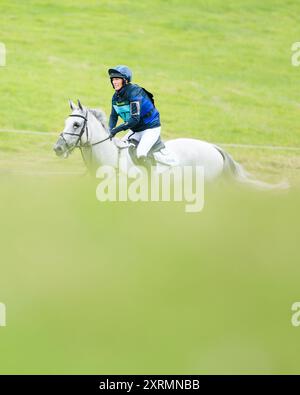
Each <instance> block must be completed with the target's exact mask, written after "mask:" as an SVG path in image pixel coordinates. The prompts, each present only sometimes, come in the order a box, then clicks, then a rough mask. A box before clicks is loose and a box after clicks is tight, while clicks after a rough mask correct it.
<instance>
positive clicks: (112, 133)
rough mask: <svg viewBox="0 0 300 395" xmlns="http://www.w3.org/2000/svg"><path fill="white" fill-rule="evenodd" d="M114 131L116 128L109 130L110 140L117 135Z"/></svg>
mask: <svg viewBox="0 0 300 395" xmlns="http://www.w3.org/2000/svg"><path fill="white" fill-rule="evenodd" d="M116 129H117V128H113V129H111V131H110V134H109V138H110V139H112V138H113V137H115V135H116V134H117V133H118V131H117V130H116Z"/></svg>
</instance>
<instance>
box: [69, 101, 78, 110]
mask: <svg viewBox="0 0 300 395" xmlns="http://www.w3.org/2000/svg"><path fill="white" fill-rule="evenodd" d="M69 105H70V109H71V110H72V111H73V110H75V108H76V106H75V104H74V103H73V102H72V100H71V99H69Z"/></svg>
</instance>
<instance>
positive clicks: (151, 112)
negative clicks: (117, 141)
mask: <svg viewBox="0 0 300 395" xmlns="http://www.w3.org/2000/svg"><path fill="white" fill-rule="evenodd" d="M118 117H121V118H122V119H123V121H124V123H122V124H121V125H119V126H117V127H115V126H116V124H117V122H118ZM158 126H160V116H159V112H158V110H157V108H156V107H155V106H154V104H153V103H152V101H151V99H150V97H149V96H148V94H147V93H146V92H145V91H144V90H143V88H141V87H140V86H138V85H136V84H126V85H124V86H123V87H122V88H121V89H120V90H119V91H117V92H115V94H114V95H113V97H112V108H111V114H110V118H109V129H110V130H112V129H114V130H113V133H114V134H116V133H119V132H121V131H122V130H127V129H131V130H132V131H133V132H134V133H135V132H142V131H143V130H146V129H152V128H156V127H158Z"/></svg>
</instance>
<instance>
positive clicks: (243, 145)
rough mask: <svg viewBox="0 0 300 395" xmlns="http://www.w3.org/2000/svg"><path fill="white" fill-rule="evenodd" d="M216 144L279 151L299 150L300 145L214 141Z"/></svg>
mask: <svg viewBox="0 0 300 395" xmlns="http://www.w3.org/2000/svg"><path fill="white" fill-rule="evenodd" d="M216 145H221V146H223V147H233V148H255V149H270V150H281V151H284V150H285V151H300V147H284V146H278V145H259V144H226V143H216Z"/></svg>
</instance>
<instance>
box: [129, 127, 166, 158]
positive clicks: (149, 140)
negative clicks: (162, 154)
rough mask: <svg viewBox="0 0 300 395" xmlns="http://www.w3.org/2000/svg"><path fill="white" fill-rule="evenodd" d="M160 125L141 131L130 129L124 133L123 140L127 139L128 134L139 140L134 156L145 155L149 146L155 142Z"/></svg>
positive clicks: (158, 134)
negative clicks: (134, 131)
mask: <svg viewBox="0 0 300 395" xmlns="http://www.w3.org/2000/svg"><path fill="white" fill-rule="evenodd" d="M160 131H161V127H160V126H159V127H157V128H153V129H146V130H143V131H142V132H136V133H134V134H132V133H133V132H132V131H131V130H130V131H129V132H128V133H126V135H125V136H124V137H123V138H122V140H123V141H125V140H127V139H128V137H129V136H130V135H132V136H131V138H132V139H134V140H136V141H139V144H138V146H137V149H136V156H137V157H138V158H140V157H141V156H147V154H148V152H149V151H150V149H151V147H152V146H153V145H154V144H155V143H156V141H157V140H158V138H159V136H160Z"/></svg>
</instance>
